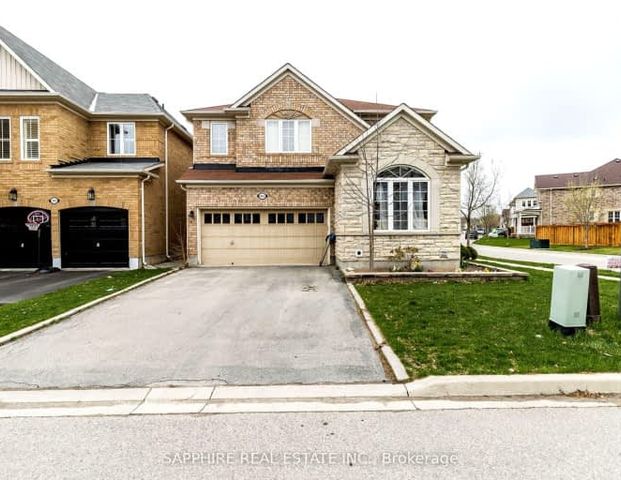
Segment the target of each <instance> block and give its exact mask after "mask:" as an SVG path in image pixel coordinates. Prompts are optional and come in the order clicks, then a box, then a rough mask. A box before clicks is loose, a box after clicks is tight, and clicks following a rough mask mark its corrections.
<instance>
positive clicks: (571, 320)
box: [550, 265, 590, 329]
mask: <svg viewBox="0 0 621 480" xmlns="http://www.w3.org/2000/svg"><path fill="white" fill-rule="evenodd" d="M589 273H590V272H589V270H588V269H586V268H582V267H577V266H575V265H557V266H556V267H554V278H553V280H552V301H551V308H550V322H552V323H553V324H556V325H558V326H560V327H564V328H569V329H575V328H585V327H586V310H587V301H588V297H589Z"/></svg>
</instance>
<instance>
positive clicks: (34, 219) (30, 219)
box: [26, 210, 50, 224]
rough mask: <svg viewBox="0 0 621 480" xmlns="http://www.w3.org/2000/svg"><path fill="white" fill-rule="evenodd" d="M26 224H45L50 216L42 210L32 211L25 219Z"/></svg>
mask: <svg viewBox="0 0 621 480" xmlns="http://www.w3.org/2000/svg"><path fill="white" fill-rule="evenodd" d="M26 221H27V223H37V224H41V223H47V222H49V221H50V215H49V214H48V213H47V212H44V211H43V210H33V211H32V212H30V213H29V214H28V216H27V217H26Z"/></svg>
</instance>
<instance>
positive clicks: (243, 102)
mask: <svg viewBox="0 0 621 480" xmlns="http://www.w3.org/2000/svg"><path fill="white" fill-rule="evenodd" d="M287 75H290V76H292V77H293V78H295V79H296V80H297V81H298V82H300V83H301V84H303V85H305V86H306V87H307V88H309V89H310V90H312V91H314V92H315V93H316V94H317V95H318V96H319V97H321V98H323V99H324V100H325V101H326V102H327V103H328V104H330V105H332V106H333V107H334V108H335V109H336V110H338V111H339V112H340V113H341V114H342V115H344V116H345V117H347V118H349V119H350V120H351V121H352V122H354V123H355V124H356V125H358V126H360V127H363V128H369V124H368V123H367V122H365V121H364V120H363V119H362V118H360V117H359V116H358V115H356V114H355V113H354V112H353V111H352V110H350V109H349V108H347V107H346V106H345V105H343V104H342V103H341V102H339V101H338V100H337V99H336V98H334V97H333V96H332V95H330V94H329V93H328V92H326V91H325V90H324V89H322V88H321V87H320V86H319V85H317V84H316V83H315V82H313V81H312V80H311V79H310V78H308V77H307V76H306V75H304V74H303V73H302V72H300V71H299V70H298V69H296V68H295V67H294V66H293V65H291V64H289V63H286V64H285V65H283V66H282V67H280V68H279V69H278V70H276V71H275V72H274V73H273V74H272V75H270V76H269V77H267V78H266V79H265V80H263V81H262V82H261V83H259V84H258V85H257V86H256V87H254V88H253V89H252V90H250V91H249V92H248V93H246V94H245V95H243V96H242V97H241V98H239V99H238V100H237V101H235V102H234V103H233V104H232V105H231V106H230V108H231V109H235V108H244V107H248V106H249V104H250V103H252V101H253V100H254V99H255V98H257V97H258V96H259V95H261V94H263V93H264V92H265V91H267V90H268V89H269V88H271V87H272V86H273V85H275V84H277V83H278V82H280V80H282V79H283V78H284V77H285V76H287Z"/></svg>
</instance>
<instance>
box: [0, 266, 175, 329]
mask: <svg viewBox="0 0 621 480" xmlns="http://www.w3.org/2000/svg"><path fill="white" fill-rule="evenodd" d="M168 270H170V269H166V268H154V269H141V270H130V271H122V272H110V273H109V274H107V275H105V276H103V277H99V278H96V279H94V280H89V281H87V282H84V283H79V284H77V285H72V286H70V287H66V288H63V289H60V290H56V291H54V292H51V293H47V294H45V295H41V296H39V297H35V298H30V299H27V300H22V301H19V302H16V303H9V304H6V305H2V306H0V337H1V336H4V335H8V334H9V333H13V332H15V331H17V330H20V329H22V328H25V327H29V326H31V325H34V324H36V323H38V322H41V321H43V320H47V319H48V318H52V317H55V316H56V315H60V314H61V313H64V312H67V311H69V310H71V309H73V308H76V307H79V306H81V305H84V304H86V303H89V302H92V301H93V300H96V299H98V298H101V297H105V296H107V295H111V294H113V293H115V292H118V291H120V290H123V289H124V288H127V287H130V286H132V285H134V284H136V283H138V282H142V281H144V280H147V279H149V278H152V277H155V276H156V275H161V274H162V273H165V272H167V271H168Z"/></svg>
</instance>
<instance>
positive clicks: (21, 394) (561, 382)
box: [0, 373, 621, 418]
mask: <svg viewBox="0 0 621 480" xmlns="http://www.w3.org/2000/svg"><path fill="white" fill-rule="evenodd" d="M619 394H621V374H617V373H601V374H548V375H471V376H468V375H464V376H458V375H456V376H446V377H427V378H425V379H422V380H415V381H413V382H409V383H407V384H379V383H375V384H352V385H270V386H231V385H224V386H209V387H177V388H170V387H168V388H116V389H114V388H112V389H110V388H108V389H91V390H4V391H0V417H5V418H10V417H58V416H93V415H95V416H98V415H149V414H216V413H220V414H222V413H271V412H334V411H338V412H345V411H346V412H352V411H414V410H455V409H499V408H503V409H504V408H540V407H545V408H567V407H571V408H576V407H581V408H585V407H588V408H593V407H620V406H621V399H620V398H619ZM604 395H608V396H604Z"/></svg>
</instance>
